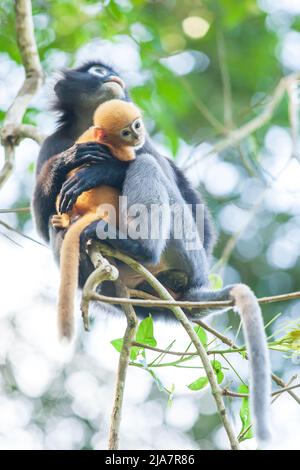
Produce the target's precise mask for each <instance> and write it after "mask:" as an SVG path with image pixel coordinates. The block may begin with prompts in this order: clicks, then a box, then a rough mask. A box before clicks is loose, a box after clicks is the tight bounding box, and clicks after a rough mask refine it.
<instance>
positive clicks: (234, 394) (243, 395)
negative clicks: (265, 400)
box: [222, 384, 300, 398]
mask: <svg viewBox="0 0 300 470" xmlns="http://www.w3.org/2000/svg"><path fill="white" fill-rule="evenodd" d="M299 387H300V384H296V385H290V386H287V387H283V388H281V389H280V390H276V391H275V392H272V393H271V397H276V396H278V395H280V394H281V393H284V392H289V391H290V390H293V389H294V388H299ZM222 393H223V395H224V396H227V397H233V398H248V397H249V394H248V393H238V392H233V391H231V390H228V389H227V388H224V389H223V390H222Z"/></svg>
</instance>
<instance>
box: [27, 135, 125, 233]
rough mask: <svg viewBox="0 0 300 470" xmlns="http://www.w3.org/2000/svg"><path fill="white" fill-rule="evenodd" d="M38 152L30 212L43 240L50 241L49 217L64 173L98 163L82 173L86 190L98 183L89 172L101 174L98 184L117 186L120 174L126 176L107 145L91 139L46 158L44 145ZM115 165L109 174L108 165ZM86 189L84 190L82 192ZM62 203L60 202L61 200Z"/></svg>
mask: <svg viewBox="0 0 300 470" xmlns="http://www.w3.org/2000/svg"><path fill="white" fill-rule="evenodd" d="M41 152H42V153H41V156H42V157H43V158H44V160H45V162H44V164H43V165H42V166H41V167H39V166H38V168H39V173H38V175H37V182H36V186H35V190H34V195H33V212H34V217H35V221H36V226H37V229H38V231H39V233H40V234H41V236H42V237H43V238H44V239H45V240H46V241H49V218H50V217H51V215H53V214H54V213H55V212H56V208H55V202H56V198H57V195H58V194H59V191H60V189H61V187H62V185H63V182H64V181H65V179H66V177H67V174H68V173H69V172H70V171H71V170H73V169H74V168H77V167H79V166H82V165H87V164H93V163H94V164H95V163H97V164H98V167H97V169H96V170H94V171H92V172H89V173H88V174H87V173H85V175H86V178H87V179H86V186H89V187H88V189H91V188H92V187H94V186H97V181H95V179H93V180H92V181H91V180H90V178H89V176H90V174H93V175H94V176H95V175H96V174H97V175H98V176H99V175H100V174H101V175H102V177H101V178H100V184H108V183H109V184H110V185H111V186H118V185H119V184H120V181H121V180H122V175H123V179H124V177H125V172H126V164H124V163H122V162H118V161H116V160H113V159H112V157H111V154H110V153H109V151H108V149H107V148H106V147H104V146H101V145H99V144H95V143H92V142H90V143H87V144H80V145H73V146H72V147H70V148H69V149H67V150H65V151H63V152H61V153H59V154H58V155H54V156H53V157H51V158H49V159H48V160H47V159H46V158H45V155H44V153H45V150H44V149H43V148H42V150H41ZM102 164H103V166H102ZM118 164H119V165H118ZM114 165H116V166H117V167H118V171H115V170H114V171H113V172H112V173H111V171H110V168H111V167H113V166H114ZM90 168H91V167H90ZM86 170H89V168H86ZM114 176H115V178H114ZM72 181H73V183H74V182H76V176H74V177H73V178H72ZM85 190H86V189H83V191H85ZM75 200H76V198H75ZM75 200H74V201H73V202H75ZM61 203H63V200H62V199H61ZM62 212H66V211H62Z"/></svg>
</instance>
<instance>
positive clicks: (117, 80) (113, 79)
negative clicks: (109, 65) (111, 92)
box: [105, 75, 125, 90]
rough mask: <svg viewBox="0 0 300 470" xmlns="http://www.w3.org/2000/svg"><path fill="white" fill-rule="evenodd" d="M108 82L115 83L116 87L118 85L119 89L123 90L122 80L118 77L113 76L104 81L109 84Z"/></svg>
mask: <svg viewBox="0 0 300 470" xmlns="http://www.w3.org/2000/svg"><path fill="white" fill-rule="evenodd" d="M109 82H114V83H117V84H118V85H120V87H121V88H122V89H123V90H124V89H125V83H124V82H123V80H122V79H121V78H120V77H117V76H115V75H112V76H111V77H109V79H108V80H106V81H105V83H109Z"/></svg>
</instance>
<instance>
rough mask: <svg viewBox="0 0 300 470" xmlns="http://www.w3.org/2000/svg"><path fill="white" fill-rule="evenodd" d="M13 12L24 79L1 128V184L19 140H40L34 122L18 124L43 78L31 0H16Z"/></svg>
mask: <svg viewBox="0 0 300 470" xmlns="http://www.w3.org/2000/svg"><path fill="white" fill-rule="evenodd" d="M15 14H16V36H17V43H18V47H19V50H20V54H21V58H22V62H23V65H24V68H25V80H24V83H23V85H22V87H21V89H20V90H19V92H18V94H17V96H16V97H15V99H14V101H13V103H12V104H11V106H10V107H9V109H8V111H7V113H6V116H5V119H4V123H3V128H2V129H1V143H2V145H3V146H4V151H5V163H4V166H3V168H2V170H1V172H0V186H2V185H3V184H4V183H5V181H6V180H7V179H8V178H9V176H10V175H11V173H12V170H13V168H14V160H15V146H16V145H18V144H19V142H20V140H21V139H22V138H23V137H28V136H30V137H31V138H34V140H37V141H38V142H39V143H40V142H41V140H42V137H41V136H40V134H39V133H38V132H37V131H33V126H27V125H24V124H21V123H22V119H23V116H24V114H25V112H26V110H27V108H28V105H29V103H30V101H31V100H32V98H33V96H34V95H35V94H36V93H37V91H38V89H39V88H40V86H41V84H42V82H43V71H42V67H41V64H40V60H39V55H38V50H37V46H36V42H35V37H34V27H33V19H32V7H31V1H30V0H15Z"/></svg>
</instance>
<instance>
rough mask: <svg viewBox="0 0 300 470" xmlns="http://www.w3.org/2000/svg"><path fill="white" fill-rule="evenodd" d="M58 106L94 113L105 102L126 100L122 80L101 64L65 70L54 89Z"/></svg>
mask: <svg viewBox="0 0 300 470" xmlns="http://www.w3.org/2000/svg"><path fill="white" fill-rule="evenodd" d="M54 90H55V93H56V95H57V97H58V99H59V102H60V104H61V105H62V106H63V107H65V108H66V109H70V110H72V109H74V108H75V107H76V110H77V111H78V110H82V111H83V112H85V111H92V112H93V111H94V110H95V108H96V107H97V106H98V105H99V104H101V103H104V102H105V101H107V100H111V99H114V98H118V99H122V100H124V99H125V100H127V99H128V96H127V91H126V88H125V84H124V82H123V80H122V79H121V78H120V77H119V75H118V74H117V73H116V72H115V71H114V70H113V69H111V68H110V67H108V66H106V65H104V64H101V63H95V62H93V63H88V64H86V65H83V66H82V67H78V68H77V69H72V70H66V71H64V73H63V78H62V79H61V80H59V81H58V82H57V83H56V85H55V87H54Z"/></svg>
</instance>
